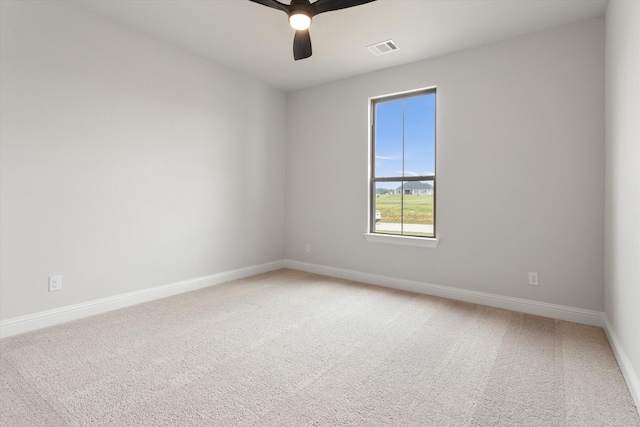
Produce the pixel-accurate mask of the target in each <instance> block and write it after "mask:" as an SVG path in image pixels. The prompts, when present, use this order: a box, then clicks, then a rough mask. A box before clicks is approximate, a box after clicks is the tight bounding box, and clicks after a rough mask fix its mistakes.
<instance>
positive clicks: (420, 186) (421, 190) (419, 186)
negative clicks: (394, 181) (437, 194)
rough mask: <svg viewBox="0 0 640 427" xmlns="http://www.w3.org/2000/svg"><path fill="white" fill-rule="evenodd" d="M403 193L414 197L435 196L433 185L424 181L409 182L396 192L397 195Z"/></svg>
mask: <svg viewBox="0 0 640 427" xmlns="http://www.w3.org/2000/svg"><path fill="white" fill-rule="evenodd" d="M403 192H404V194H407V195H412V196H417V195H424V196H430V195H432V194H433V185H431V184H429V183H428V182H422V181H407V182H405V183H404V184H403V185H401V186H400V187H398V188H396V190H395V193H396V194H402V193H403Z"/></svg>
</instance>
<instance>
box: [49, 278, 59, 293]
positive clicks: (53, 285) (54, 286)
mask: <svg viewBox="0 0 640 427" xmlns="http://www.w3.org/2000/svg"><path fill="white" fill-rule="evenodd" d="M61 290H62V276H49V292H53V291H61Z"/></svg>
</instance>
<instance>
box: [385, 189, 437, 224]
mask: <svg viewBox="0 0 640 427" xmlns="http://www.w3.org/2000/svg"><path fill="white" fill-rule="evenodd" d="M375 203H376V209H378V210H379V211H380V214H381V215H382V219H381V220H380V222H395V223H400V222H403V221H402V219H403V218H402V215H403V214H404V223H406V224H433V196H425V195H422V196H409V195H404V196H403V195H401V194H378V195H376V200H375ZM403 205H404V206H403ZM403 207H404V209H403Z"/></svg>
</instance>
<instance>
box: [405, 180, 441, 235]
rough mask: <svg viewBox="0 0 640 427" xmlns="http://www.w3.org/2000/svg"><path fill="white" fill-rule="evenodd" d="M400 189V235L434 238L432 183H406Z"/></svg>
mask: <svg viewBox="0 0 640 427" xmlns="http://www.w3.org/2000/svg"><path fill="white" fill-rule="evenodd" d="M402 188H403V197H402V213H403V224H402V230H403V233H402V234H404V235H405V236H422V237H434V233H433V181H422V182H421V181H408V182H405V183H404V185H403V186H402Z"/></svg>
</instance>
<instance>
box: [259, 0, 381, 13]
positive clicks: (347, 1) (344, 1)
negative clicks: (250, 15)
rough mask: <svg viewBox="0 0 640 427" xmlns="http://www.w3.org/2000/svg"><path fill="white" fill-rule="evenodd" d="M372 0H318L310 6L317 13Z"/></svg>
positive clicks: (358, 4) (371, 0)
mask: <svg viewBox="0 0 640 427" xmlns="http://www.w3.org/2000/svg"><path fill="white" fill-rule="evenodd" d="M252 1H253V0H252ZM374 1H376V0H318V1H317V2H315V3H312V4H311V8H312V9H313V11H314V15H317V14H318V13H323V12H331V11H332V10H340V9H346V8H348V7H353V6H360V5H361V4H366V3H371V2H374Z"/></svg>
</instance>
